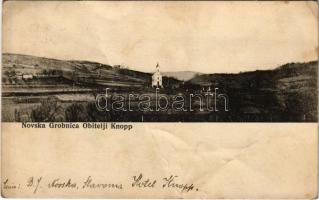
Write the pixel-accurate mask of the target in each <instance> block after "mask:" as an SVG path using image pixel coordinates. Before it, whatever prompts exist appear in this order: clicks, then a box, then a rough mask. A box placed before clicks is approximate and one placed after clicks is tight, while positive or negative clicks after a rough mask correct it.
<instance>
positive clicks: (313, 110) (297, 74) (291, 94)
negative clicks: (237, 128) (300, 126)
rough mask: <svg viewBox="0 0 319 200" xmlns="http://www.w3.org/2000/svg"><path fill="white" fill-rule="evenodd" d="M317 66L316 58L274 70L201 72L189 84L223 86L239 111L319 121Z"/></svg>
mask: <svg viewBox="0 0 319 200" xmlns="http://www.w3.org/2000/svg"><path fill="white" fill-rule="evenodd" d="M317 68H318V62H315V61H313V62H308V63H289V64H286V65H283V66H280V67H278V68H276V69H274V70H264V71H260V70H258V71H253V72H244V73H239V74H204V75H199V76H196V77H194V78H193V79H191V80H190V81H189V82H188V83H187V84H189V85H193V87H196V85H200V86H201V87H208V86H210V87H212V88H219V90H220V91H223V92H225V93H227V94H228V95H229V99H230V107H232V112H233V113H235V114H236V113H242V114H243V113H246V114H261V115H262V114H265V115H271V114H272V113H282V114H283V115H285V116H281V117H280V118H281V119H287V118H288V120H316V118H317V71H318V69H317ZM290 117H291V118H293V119H290ZM296 117H298V118H301V119H296ZM274 121H278V120H276V119H274Z"/></svg>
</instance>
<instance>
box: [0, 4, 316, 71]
mask: <svg viewBox="0 0 319 200" xmlns="http://www.w3.org/2000/svg"><path fill="white" fill-rule="evenodd" d="M3 7H4V11H3V52H5V53H19V54H28V55H35V56H43V57H49V58H56V59H64V60H89V61H97V62H101V63H105V64H110V65H117V64H122V65H126V66H128V67H129V68H131V69H134V70H139V71H146V72H152V71H154V70H155V66H156V63H157V62H158V63H159V64H160V66H161V70H162V71H197V72H203V73H237V72H240V71H252V70H257V69H271V68H275V67H277V66H279V65H281V64H285V63H289V62H306V61H311V60H317V57H318V28H317V18H318V17H317V3H316V2H287V1H285V2H256V1H252V2H249V1H242V2H238V1H237V2H216V1H214V2H207V1H202V2H194V1H189V2H181V1H176V2H159V1H142V2H128V1H122V2H110V1H108V2H103V1H96V2H95V1H69V2H68V1H61V2H57V1H6V2H5V3H4V6H3Z"/></svg>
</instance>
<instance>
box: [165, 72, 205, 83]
mask: <svg viewBox="0 0 319 200" xmlns="http://www.w3.org/2000/svg"><path fill="white" fill-rule="evenodd" d="M162 74H163V76H166V77H172V78H175V79H177V80H180V81H188V80H191V79H192V78H194V77H195V76H197V75H202V73H199V72H193V71H178V72H163V73H162Z"/></svg>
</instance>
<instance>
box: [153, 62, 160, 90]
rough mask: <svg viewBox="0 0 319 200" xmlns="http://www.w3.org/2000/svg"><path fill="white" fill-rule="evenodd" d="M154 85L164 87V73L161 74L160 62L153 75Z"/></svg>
mask: <svg viewBox="0 0 319 200" xmlns="http://www.w3.org/2000/svg"><path fill="white" fill-rule="evenodd" d="M152 87H156V88H163V83H162V75H161V72H160V66H159V64H158V63H157V65H156V71H155V73H154V74H153V76H152Z"/></svg>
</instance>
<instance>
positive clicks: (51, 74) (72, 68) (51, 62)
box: [2, 54, 178, 88]
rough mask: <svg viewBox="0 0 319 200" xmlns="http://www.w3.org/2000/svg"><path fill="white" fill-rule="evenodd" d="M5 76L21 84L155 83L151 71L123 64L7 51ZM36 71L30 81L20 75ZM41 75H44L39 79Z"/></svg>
mask: <svg viewBox="0 0 319 200" xmlns="http://www.w3.org/2000/svg"><path fill="white" fill-rule="evenodd" d="M2 60H3V62H2V63H3V64H2V66H3V67H2V70H3V71H2V72H3V73H2V74H3V75H2V77H3V82H4V84H14V85H21V86H30V85H37V86H41V85H56V86H58V85H60V84H62V85H64V86H67V85H69V86H71V85H74V84H76V85H77V86H81V87H85V86H86V87H99V86H100V87H106V86H107V87H124V88H132V87H135V88H145V86H150V85H151V74H150V73H144V72H139V71H135V70H131V69H127V68H123V67H122V66H110V65H107V64H101V63H97V62H90V61H77V60H70V61H67V60H57V59H51V58H43V57H36V56H29V55H19V54H3V56H2ZM29 74H32V75H33V77H34V78H32V79H30V80H26V79H24V78H22V79H21V78H20V79H19V78H18V77H19V75H20V77H21V75H29ZM39 77H40V78H39ZM166 82H170V83H178V81H177V80H176V79H173V78H164V84H165V83H166Z"/></svg>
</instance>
